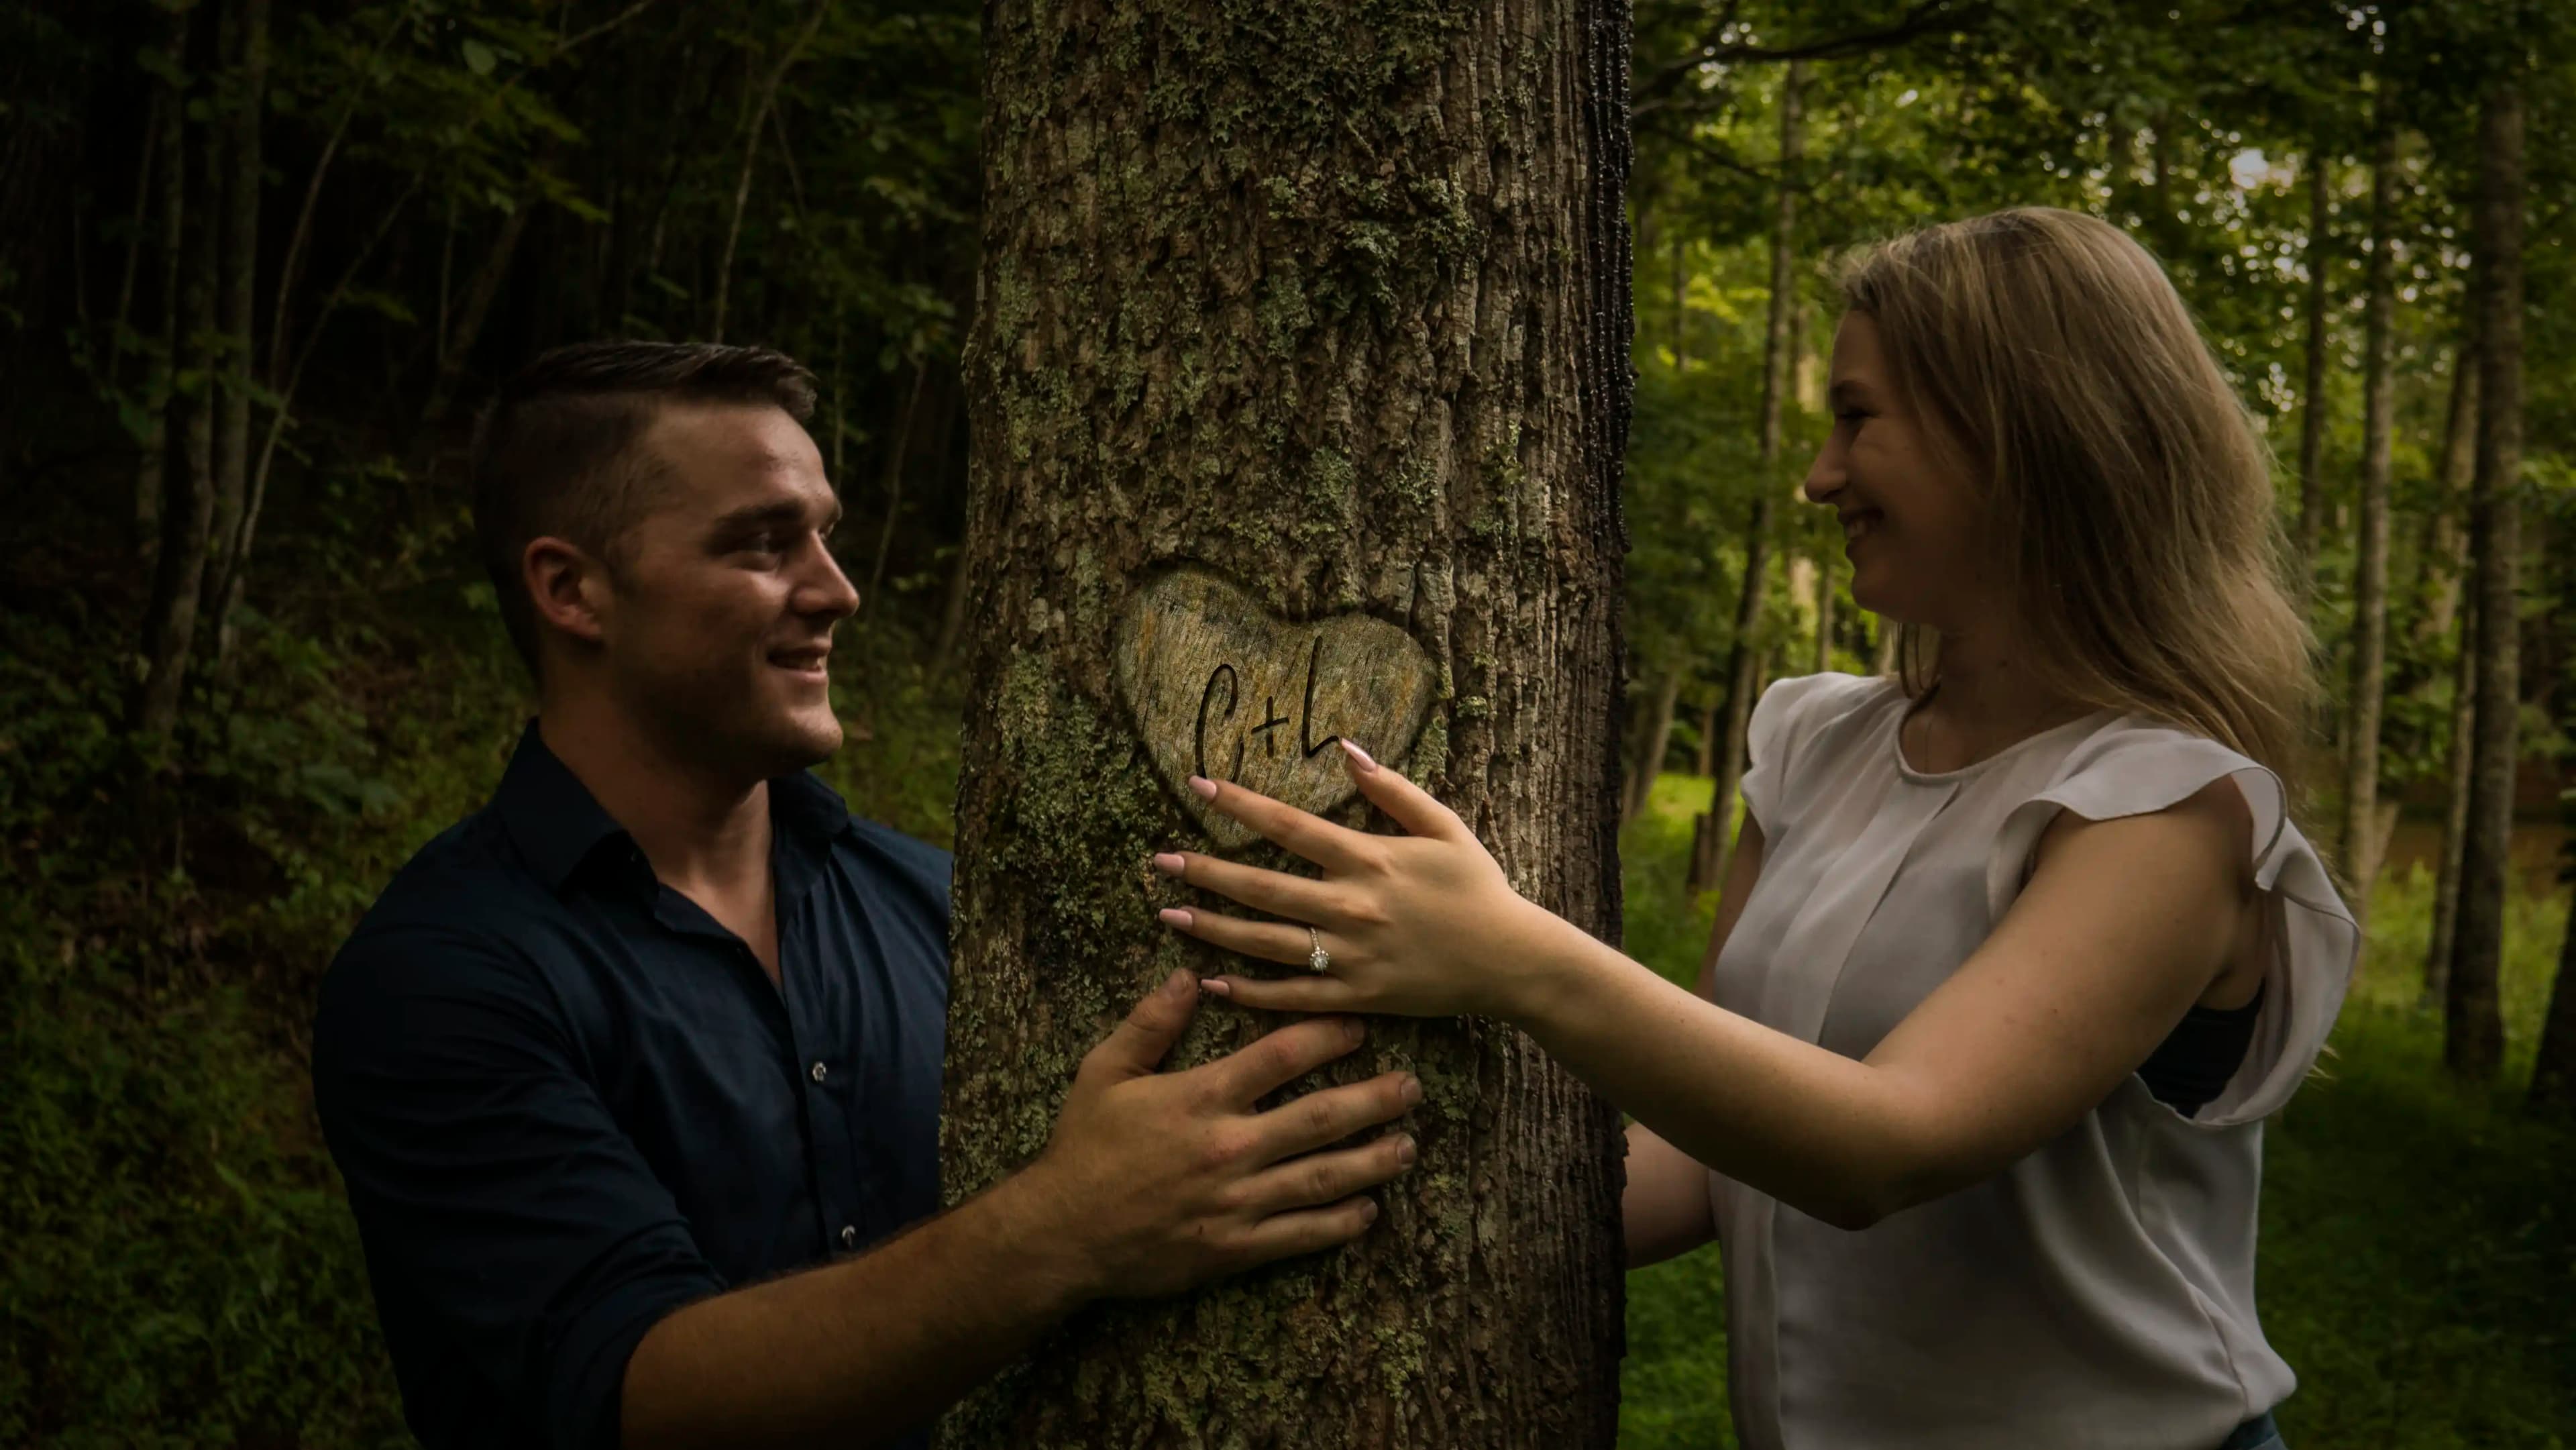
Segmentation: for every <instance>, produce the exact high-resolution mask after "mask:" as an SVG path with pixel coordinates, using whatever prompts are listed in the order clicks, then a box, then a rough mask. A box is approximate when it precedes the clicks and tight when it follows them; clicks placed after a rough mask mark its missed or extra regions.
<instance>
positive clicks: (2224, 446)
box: [1841, 207, 2318, 792]
mask: <svg viewBox="0 0 2576 1450" xmlns="http://www.w3.org/2000/svg"><path fill="white" fill-rule="evenodd" d="M1841 280H1842V291H1843V299H1844V303H1845V305H1846V306H1848V307H1849V308H1850V309H1852V310H1853V311H1856V312H1861V313H1865V314H1867V315H1868V317H1869V318H1870V320H1871V321H1872V322H1873V323H1874V324H1875V325H1876V327H1877V330H1878V335H1879V339H1880V346H1881V349H1882V351H1883V352H1884V354H1885V355H1886V357H1887V359H1888V364H1889V368H1890V370H1891V372H1892V374H1893V378H1892V381H1893V383H1894V385H1895V386H1896V387H1897V388H1898V389H1899V390H1900V391H1901V392H1902V393H1903V395H1904V396H1905V397H1906V399H1907V400H1908V401H1909V402H1910V403H1911V404H1912V405H1913V410H1914V412H1915V413H1916V414H1917V415H1918V417H1919V418H1920V419H1921V420H1922V422H1924V423H1925V424H1926V425H1927V432H1928V433H1929V435H1930V436H1931V438H1932V439H1933V441H1934V444H1935V446H1936V447H1938V448H1940V449H1942V450H1943V451H1945V452H1947V453H1948V454H1950V455H1951V457H1952V458H1953V459H1954V460H1955V461H1956V462H1958V463H1959V464H1961V465H1963V466H1964V468H1965V471H1966V472H1967V474H1968V476H1969V477H1971V478H1972V479H1974V480H1976V482H1977V484H1978V486H1979V487H1980V489H1981V490H1982V497H1983V500H1984V502H1985V504H1986V506H1987V508H1988V509H1989V510H1990V511H1991V513H1990V517H1991V518H1992V520H1993V523H1994V526H1995V535H1996V537H1997V538H1998V539H1999V540H2000V541H2001V545H2002V547H2001V557H2000V558H1999V559H1998V560H1997V562H1998V563H1999V565H2000V566H2001V567H2002V569H2003V570H2004V571H2005V577H2006V579H2007V580H2008V581H2009V582H2008V586H2007V587H2008V588H2010V589H2011V590H2012V592H2013V597H2014V598H2015V599H2016V600H2017V602H2018V606H2019V612H2020V616H2021V623H2022V625H2023V627H2024V628H2025V630H2026V631H2027V632H2028V634H2029V636H2030V638H2031V641H2032V643H2033V644H2034V645H2035V646H2037V649H2038V652H2039V656H2040V658H2039V659H2037V660H2035V661H2033V665H2034V667H2035V668H2036V669H2038V670H2040V671H2043V672H2044V674H2045V677H2046V679H2047V681H2048V683H2049V684H2050V686H2051V687H2052V688H2054V689H2055V690H2056V691H2058V692H2059V693H2060V694H2062V695H2064V696H2066V697H2067V698H2068V699H2070V700H2074V701H2077V702H2080V703H2083V704H2087V705H2090V706H2093V707H2094V708H2097V709H2117V710H2123V711H2132V712H2136V713H2139V714H2143V715H2148V716H2152V717H2155V718H2157V719H2161V720H2164V721H2166V722H2168V723H2170V724H2174V725H2178V726H2181V727H2183V728H2184V729H2187V730H2191V731H2194V732H2197V733H2199V734H2202V735H2206V736H2208V737H2209V738H2211V739H2213V740H2216V741H2218V742H2220V743H2221V744H2224V745H2226V746H2228V747H2229V748H2231V749H2234V750H2237V751H2239V752H2241V753H2243V754H2244V755H2246V756H2248V757H2250V758H2252V759H2254V760H2256V761H2258V762H2260V763H2262V764H2264V765H2267V766H2269V767H2271V768H2272V769H2273V770H2274V771H2275V772H2276V773H2278V774H2279V775H2280V776H2281V778H2282V780H2283V782H2284V783H2285V785H2287V786H2288V787H2289V788H2290V789H2291V790H2292V791H2294V792H2295V791H2296V790H2297V789H2298V783H2299V778H2300V775H2301V770H2300V767H2301V765H2302V763H2303V762H2302V759H2301V757H2302V756H2303V755H2304V753H2305V748H2306V745H2307V741H2308V739H2309V736H2310V732H2311V730H2312V723H2311V722H2312V721H2313V720H2314V718H2315V713H2314V712H2315V709H2316V701H2317V698H2318V694H2317V675H2316V660H2315V641H2314V639H2313V637H2312V636H2311V635H2310V633H2309V631H2308V627H2307V624H2306V622H2305V620H2303V619H2302V618H2301V617H2300V612H2299V610H2298V608H2297V606H2296V605H2294V604H2293V603H2292V601H2291V597H2290V593H2289V591H2288V589H2287V588H2286V587H2285V586H2284V583H2283V577H2282V568H2281V561H2282V559H2283V557H2284V552H2285V551H2284V547H2283V539H2282V530H2281V526H2280V522H2279V518H2278V515H2277V513H2276V511H2275V507H2274V503H2273V489H2272V473H2271V466H2270V454H2269V452H2268V450H2267V449H2266V448H2265V447H2264V445H2263V442H2262V440H2261V438H2260V437H2258V436H2257V435H2256V433H2255V430H2254V426H2253V422H2252V420H2251V419H2250V418H2249V417H2248V416H2247V414H2246V411H2245V408H2244V405H2243V404H2242V403H2241V402H2240V401H2239V400H2238V398H2237V396H2236V393H2235V391H2234V390H2233V389H2232V388H2230V387H2229V386H2228V382H2227V378H2226V376H2225V375H2224V374H2223V373H2221V372H2220V371H2219V367H2218V363H2217V360H2216V359H2215V358H2214V357H2212V356H2211V354H2210V351H2209V347H2208V345H2207V344H2206V343H2205V342H2204V341H2202V339H2201V335H2200V332H2199V329H2198V328H2197V327H2195V326H2194V325H2193V322H2192V318H2191V314H2190V312H2189V311H2188V310H2187V309H2186V308H2185V307H2184V306H2183V301H2182V298H2181V297H2180V296H2179V295H2178V294H2176V293H2175V291H2174V288H2173V284H2172V282H2170V281H2168V280H2167V279H2166V277H2165V274H2164V271H2163V269H2162V268H2161V267H2159V266H2157V265H2156V261H2155V258H2153V257H2151V256H2149V255H2148V254H2147V251H2146V249H2145V248H2143V247H2141V246H2139V245H2138V244H2137V243H2136V242H2135V241H2133V240H2131V239H2130V238H2129V236H2128V235H2127V234H2126V233H2124V232H2122V231H2120V230H2119V229H2118V228H2116V227H2113V226H2111V225H2110V224H2109V223H2107V222H2102V221H2098V220H2096V219H2094V218H2092V217H2088V216H2082V215H2079V214H2077V213H2075V212H2069V211H2059V210H2056V209H2054V208H2048V207H2017V208H2014V209H2012V210H2009V211H2000V212H1995V213H1993V214H1992V215H1989V216H1981V217H1972V218H1969V219H1967V220H1965V221H1956V222H1948V223H1945V224H1942V225H1940V226H1934V227H1928V228H1925V229H1924V230H1922V231H1918V232H1913V233H1911V234H1908V235H1906V236H1901V237H1898V238H1895V239H1894V240H1892V241H1886V242H1882V243H1879V244H1877V245H1876V246H1873V247H1871V248H1869V249H1867V250H1865V251H1863V252H1861V253H1860V254H1858V255H1857V256H1855V257H1853V258H1852V259H1851V260H1850V261H1849V262H1848V263H1847V264H1846V265H1845V266H1844V268H1843V273H1842V279H1841ZM1930 643H1931V641H1930V632H1929V631H1928V630H1926V629H1922V628H1919V627H1915V626H1910V625H1909V626H1906V627H1905V629H1904V630H1903V632H1902V633H1901V635H1900V637H1899V660H1900V662H1901V663H1900V674H1901V677H1902V678H1903V681H1904V686H1905V689H1906V691H1907V693H1908V694H1911V695H1920V694H1922V693H1923V692H1924V691H1925V690H1928V689H1930V688H1931V687H1932V686H1933V685H1934V684H1935V683H1937V680H1936V679H1935V678H1934V677H1933V672H1932V667H1931V664H1930V662H1929V661H1928V660H1927V659H1926V655H1927V654H1929V653H1930Z"/></svg>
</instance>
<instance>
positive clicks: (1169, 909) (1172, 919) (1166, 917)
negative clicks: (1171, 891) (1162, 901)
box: [1160, 906, 1191, 931]
mask: <svg viewBox="0 0 2576 1450" xmlns="http://www.w3.org/2000/svg"><path fill="white" fill-rule="evenodd" d="M1160 914H1161V916H1162V918H1163V925H1165V926H1177V927H1179V928H1180V929H1181V930H1183V931H1188V930H1189V929H1190V920H1191V918H1190V914H1189V913H1188V912H1187V911H1184V910H1182V909H1181V908H1180V907H1177V906H1166V907H1164V908H1163V910H1162V912H1161V913H1160Z"/></svg>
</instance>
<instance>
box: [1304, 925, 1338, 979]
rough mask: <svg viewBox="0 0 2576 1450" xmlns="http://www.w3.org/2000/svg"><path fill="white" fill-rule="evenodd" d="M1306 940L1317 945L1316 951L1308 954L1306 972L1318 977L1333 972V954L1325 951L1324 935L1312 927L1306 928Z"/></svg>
mask: <svg viewBox="0 0 2576 1450" xmlns="http://www.w3.org/2000/svg"><path fill="white" fill-rule="evenodd" d="M1306 940H1308V941H1310V942H1313V943H1314V944H1315V949H1314V950H1313V951H1311V952H1308V953H1306V970H1307V971H1310V972H1313V973H1314V974H1316V975H1317V976H1322V975H1323V974H1324V973H1326V972H1328V971H1331V970H1332V967H1333V954H1332V953H1331V952H1328V951H1326V950H1324V934H1323V933H1322V932H1320V931H1317V930H1315V929H1314V928H1313V927H1311V926H1310V927H1308V928H1306Z"/></svg>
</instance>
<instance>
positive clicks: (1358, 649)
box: [1113, 569, 1439, 851]
mask: <svg viewBox="0 0 2576 1450" xmlns="http://www.w3.org/2000/svg"><path fill="white" fill-rule="evenodd" d="M1113 658H1114V660H1115V662H1116V669H1117V674H1118V693H1119V695H1120V697H1121V698H1123V699H1124V700H1125V701H1126V702H1127V708H1128V710H1129V711H1130V712H1132V713H1133V715H1134V717H1135V722H1136V728H1137V730H1138V732H1139V733H1141V734H1142V735H1143V736H1144V737H1145V743H1146V746H1147V748H1148V749H1149V750H1150V751H1151V752H1152V754H1153V759H1154V768H1155V771H1156V772H1157V773H1158V774H1160V775H1161V776H1162V778H1163V781H1164V783H1165V784H1166V785H1167V786H1169V787H1170V788H1171V790H1172V793H1173V795H1174V796H1175V797H1177V798H1178V799H1179V801H1180V802H1181V805H1182V806H1183V808H1184V809H1186V810H1188V811H1189V812H1190V814H1191V816H1192V817H1193V818H1194V819H1196V820H1197V821H1198V823H1199V825H1200V826H1201V828H1202V829H1204V830H1205V831H1206V832H1207V833H1208V837H1209V839H1210V840H1212V841H1214V842H1215V843H1216V847H1217V849H1218V850H1220V851H1231V850H1235V849H1238V848H1240V847H1242V846H1245V845H1249V844H1250V843H1251V842H1252V841H1253V840H1255V839H1256V837H1255V836H1254V833H1253V832H1252V831H1251V830H1250V829H1249V828H1247V827H1245V826H1243V825H1242V824H1240V823H1239V822H1236V821H1234V820H1232V819H1230V818H1227V817H1225V816H1216V815H1210V814H1209V813H1208V812H1207V811H1206V809H1205V807H1204V804H1203V803H1202V802H1201V801H1200V800H1199V798H1198V797H1197V796H1195V795H1193V794H1191V793H1190V791H1189V790H1188V789H1187V782H1188V780H1189V777H1191V776H1192V775H1203V776H1206V777H1207V778H1208V779H1210V780H1230V781H1234V782H1236V783H1238V784H1240V785H1243V786H1246V787H1248V788H1250V789H1252V790H1257V791H1259V792H1261V793H1262V794H1263V795H1266V796H1271V797H1273V798H1275V799H1278V800H1283V801H1286V802H1287V803H1289V804H1290V805H1293V806H1297V807H1299V808H1301V809H1304V810H1309V811H1315V812H1317V813H1321V812H1325V811H1329V810H1331V809H1333V808H1334V807H1335V806H1338V805H1340V804H1341V803H1342V802H1344V801H1346V800H1348V799H1350V797H1351V795H1352V793H1353V788H1352V785H1351V781H1350V775H1349V772H1347V771H1346V770H1344V769H1343V767H1342V753H1341V751H1340V750H1338V749H1336V748H1334V747H1335V742H1336V741H1338V740H1341V739H1342V738H1344V737H1348V738H1349V739H1350V740H1351V741H1352V743H1354V744H1356V745H1358V746H1359V747H1360V748H1361V749H1363V750H1366V751H1368V752H1369V753H1370V754H1371V755H1373V756H1375V757H1377V758H1378V759H1379V760H1381V761H1384V762H1386V763H1387V764H1389V765H1393V766H1400V765H1401V764H1402V763H1403V761H1404V759H1405V757H1406V756H1407V755H1408V754H1409V753H1410V752H1411V751H1412V749H1413V743H1414V739H1415V737H1416V736H1418V735H1420V734H1421V733H1422V725H1423V722H1424V720H1425V719H1427V718H1428V717H1429V715H1430V711H1431V702H1432V698H1433V696H1434V695H1435V694H1436V693H1437V691H1438V688H1439V672H1438V670H1437V668H1436V667H1435V666H1434V665H1433V664H1432V661H1431V656H1430V654H1429V653H1428V652H1426V651H1425V650H1424V649H1423V648H1422V646H1421V645H1420V644H1418V643H1416V642H1415V640H1414V638H1413V636H1411V635H1409V634H1407V633H1405V631H1404V630H1403V629H1402V628H1401V627H1399V626H1397V625H1393V624H1390V623H1388V622H1386V621H1385V620H1382V619H1377V618H1373V617H1371V616H1369V615H1365V614H1337V615H1328V616H1326V617H1324V618H1321V619H1314V620H1306V621H1300V622H1292V621H1289V620H1284V619H1280V618H1278V617H1277V616H1275V615H1273V614H1271V613H1270V612H1269V611H1268V610H1266V609H1264V608H1262V607H1261V605H1260V604H1259V603H1258V602H1256V601H1255V600H1254V599H1253V598H1252V596H1251V595H1249V594H1246V593H1245V592H1244V591H1242V590H1241V589H1238V588H1236V587H1235V586H1234V585H1232V584H1229V583H1227V582H1226V581H1225V580H1223V579H1220V578H1218V577H1216V576H1215V575H1213V574H1209V573H1205V572H1202V571H1200V570H1196V569H1183V570H1179V571H1176V572H1173V573H1170V574H1166V575H1163V576H1162V577H1161V578H1159V579H1156V580H1154V581H1153V582H1152V583H1150V584H1147V585H1146V586H1145V587H1143V588H1142V589H1139V590H1138V591H1137V592H1136V594H1135V595H1134V596H1133V597H1132V598H1131V599H1130V600H1129V601H1128V604H1127V609H1126V612H1125V613H1124V614H1122V615H1121V616H1120V617H1119V621H1118V637H1117V644H1116V647H1115V649H1114V650H1113Z"/></svg>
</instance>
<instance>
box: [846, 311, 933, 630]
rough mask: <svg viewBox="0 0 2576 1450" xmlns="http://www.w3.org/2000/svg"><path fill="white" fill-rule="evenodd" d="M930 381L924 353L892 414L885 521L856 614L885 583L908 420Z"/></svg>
mask: <svg viewBox="0 0 2576 1450" xmlns="http://www.w3.org/2000/svg"><path fill="white" fill-rule="evenodd" d="M929 381H930V358H929V357H928V356H927V355H926V354H925V355H924V356H922V357H920V358H917V359H915V360H914V362H913V364H912V386H911V387H910V388H909V389H907V390H905V392H904V398H903V411H902V412H900V413H898V414H896V415H895V425H894V436H893V437H892V438H890V439H888V440H887V443H886V460H885V488H884V489H883V490H882V492H883V493H884V494H885V525H884V527H882V528H880V529H878V530H877V552H876V558H875V561H874V562H872V563H870V564H869V565H868V587H867V588H866V590H864V591H863V592H862V593H861V594H860V595H859V617H860V618H862V619H864V618H866V617H867V614H868V611H870V610H872V609H874V608H875V607H876V599H877V592H878V591H879V590H881V589H883V588H884V587H885V572H886V556H887V555H888V554H890V553H892V552H894V521H895V519H896V518H897V517H898V516H899V515H901V514H902V512H903V465H904V459H905V457H906V456H907V455H908V454H910V453H911V452H912V423H913V420H914V419H915V418H917V417H919V416H920V415H921V389H922V385H923V384H925V383H927V382H929Z"/></svg>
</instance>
